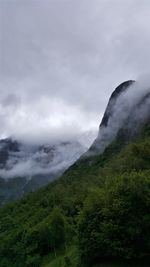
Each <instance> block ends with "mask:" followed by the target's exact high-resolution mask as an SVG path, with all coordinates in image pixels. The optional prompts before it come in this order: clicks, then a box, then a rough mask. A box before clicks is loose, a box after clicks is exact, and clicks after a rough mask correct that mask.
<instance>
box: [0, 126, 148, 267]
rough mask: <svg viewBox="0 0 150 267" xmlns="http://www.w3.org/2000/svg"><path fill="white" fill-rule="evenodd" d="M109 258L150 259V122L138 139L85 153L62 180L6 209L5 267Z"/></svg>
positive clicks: (1, 250)
mask: <svg viewBox="0 0 150 267" xmlns="http://www.w3.org/2000/svg"><path fill="white" fill-rule="evenodd" d="M105 260H109V261H111V262H113V261H116V260H117V261H120V260H121V261H125V262H128V264H127V266H129V263H130V261H131V260H132V261H137V260H138V262H140V261H141V262H142V264H144V261H146V262H149V260H150V125H149V123H148V124H147V125H146V126H145V127H144V128H143V129H142V131H141V133H140V135H139V136H138V138H136V140H134V142H133V141H132V142H130V143H128V144H125V143H124V141H123V139H122V138H120V137H117V138H116V139H115V140H114V142H112V143H111V145H109V146H108V147H107V148H106V149H105V151H104V153H103V154H101V155H95V156H92V157H88V158H86V157H85V158H81V160H79V161H77V162H76V163H75V164H74V165H73V166H72V167H70V168H69V169H68V170H67V171H66V172H65V173H64V175H63V176H62V177H61V178H59V179H58V180H56V181H54V182H52V183H50V184H49V185H48V186H47V187H45V188H42V189H40V190H38V191H37V192H34V193H30V194H29V195H27V196H26V197H24V198H22V199H21V200H18V201H16V202H14V203H11V204H8V205H6V206H5V207H3V208H1V210H0V266H1V267H9V266H10V267H34V266H35V267H38V266H40V267H41V266H43V267H67V266H70V267H77V266H86V267H88V266H101V265H96V264H100V263H101V262H103V261H105ZM110 266H112V265H110ZM115 266H117V265H115ZM121 266H122V265H121ZM139 266H143V265H139Z"/></svg>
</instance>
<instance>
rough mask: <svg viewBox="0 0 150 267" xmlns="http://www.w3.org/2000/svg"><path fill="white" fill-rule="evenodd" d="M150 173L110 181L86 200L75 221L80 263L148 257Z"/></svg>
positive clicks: (149, 243)
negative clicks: (76, 223)
mask: <svg viewBox="0 0 150 267" xmlns="http://www.w3.org/2000/svg"><path fill="white" fill-rule="evenodd" d="M149 211H150V172H149V171H147V172H142V173H131V174H130V175H129V174H128V175H122V176H119V177H116V178H114V179H113V178H111V179H109V181H107V182H106V184H105V187H104V188H103V189H101V190H98V191H97V192H95V193H94V195H92V196H89V197H88V199H87V200H86V203H85V206H84V209H83V213H82V214H81V216H80V220H79V230H78V234H79V248H80V252H81V259H82V261H83V262H84V263H85V265H86V266H88V263H91V262H96V261H98V260H99V259H101V258H110V257H111V258H112V257H115V258H116V257H117V258H126V259H130V258H132V259H133V258H135V259H137V258H143V257H150V213H149Z"/></svg>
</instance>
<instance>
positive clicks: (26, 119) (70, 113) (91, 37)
mask: <svg viewBox="0 0 150 267" xmlns="http://www.w3.org/2000/svg"><path fill="white" fill-rule="evenodd" d="M149 72H150V1H149V0H142V1H141V0H0V137H4V136H15V137H16V138H22V139H26V140H29V139H31V140H34V141H35V140H37V141H40V142H43V141H45V140H46V141H49V140H56V139H62V138H66V139H68V138H70V137H71V138H73V137H74V136H76V135H79V134H80V133H81V132H85V131H89V130H94V131H95V129H98V125H99V123H100V120H101V117H102V115H103V112H104V109H105V106H106V104H107V101H108V98H109V96H110V94H111V92H112V91H113V89H114V88H115V87H116V86H117V85H118V84H119V83H121V82H123V81H125V80H128V79H138V77H139V76H140V75H142V74H143V73H149Z"/></svg>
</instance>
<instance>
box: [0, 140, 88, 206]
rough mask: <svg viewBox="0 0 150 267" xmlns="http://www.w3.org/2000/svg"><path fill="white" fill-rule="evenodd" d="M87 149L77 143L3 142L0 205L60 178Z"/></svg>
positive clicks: (0, 167)
mask: <svg viewBox="0 0 150 267" xmlns="http://www.w3.org/2000/svg"><path fill="white" fill-rule="evenodd" d="M84 151H85V148H84V147H83V146H82V145H81V144H80V143H79V142H77V141H73V142H60V143H58V144H54V145H40V146H38V145H31V144H30V145H29V144H23V143H21V142H18V141H16V140H12V139H11V138H7V139H3V140H0V202H1V203H5V202H6V201H8V200H12V199H16V198H19V197H21V196H22V195H23V194H25V193H27V192H31V191H35V190H36V189H37V188H39V187H41V186H44V185H46V184H48V182H50V181H52V180H53V179H55V178H56V177H58V176H59V175H61V174H62V173H63V172H64V171H65V170H66V169H67V168H68V167H69V166H70V165H72V164H73V163H74V162H75V161H76V160H77V159H78V158H79V156H80V155H81V154H82V153H83V152H84Z"/></svg>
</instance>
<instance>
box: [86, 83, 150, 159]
mask: <svg viewBox="0 0 150 267" xmlns="http://www.w3.org/2000/svg"><path fill="white" fill-rule="evenodd" d="M149 120H150V88H145V87H143V86H142V85H141V84H139V83H138V82H135V81H132V80H129V81H126V82H124V83H122V84H120V85H119V86H118V87H117V88H116V89H115V90H114V92H113V93H112V95H111V97H110V99H109V102H108V105H107V107H106V110H105V113H104V116H103V118H102V121H101V123H100V126H99V133H98V136H97V138H96V140H95V141H94V143H93V144H92V146H91V147H90V149H89V151H88V152H87V153H86V154H85V155H92V154H99V153H102V152H103V151H104V149H105V148H106V147H107V146H108V145H109V144H110V143H111V142H112V141H114V140H115V139H116V138H117V136H120V135H122V138H123V139H124V142H129V141H130V140H133V139H134V138H135V137H136V136H137V135H138V133H139V132H140V129H141V128H142V127H143V126H144V124H146V123H147V122H148V121H149Z"/></svg>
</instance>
